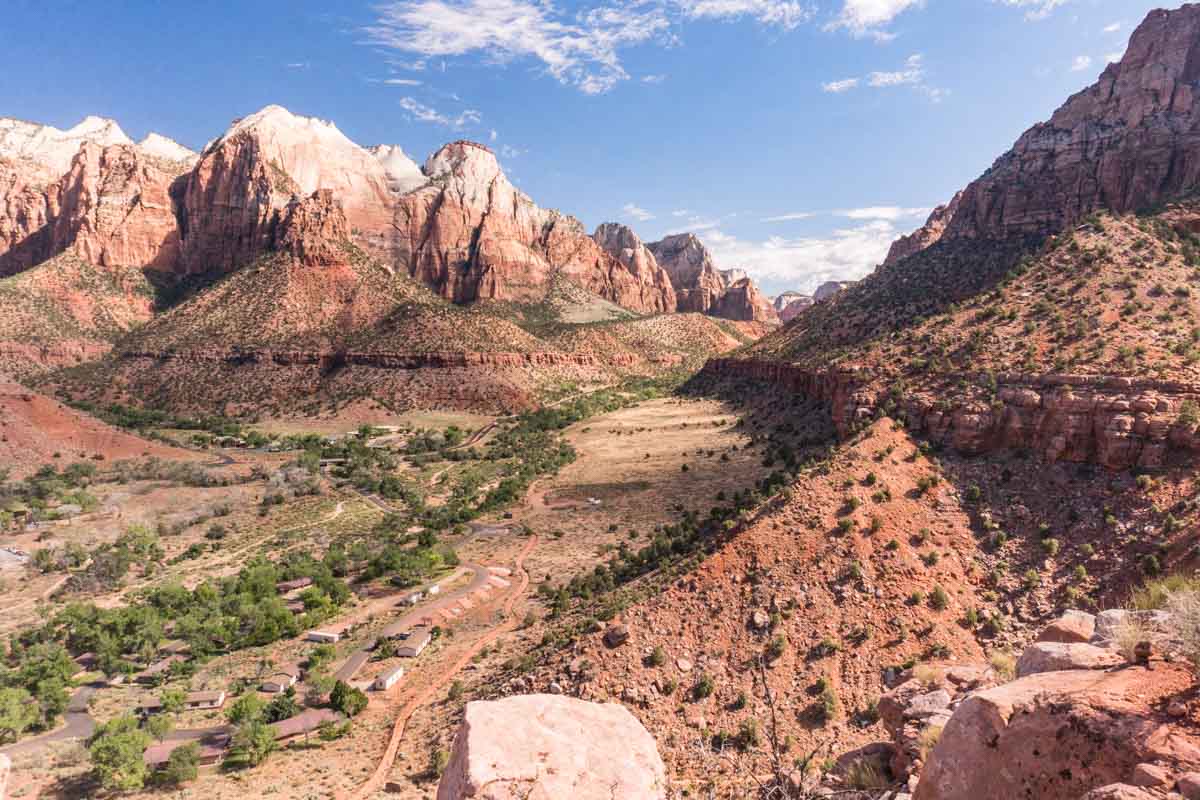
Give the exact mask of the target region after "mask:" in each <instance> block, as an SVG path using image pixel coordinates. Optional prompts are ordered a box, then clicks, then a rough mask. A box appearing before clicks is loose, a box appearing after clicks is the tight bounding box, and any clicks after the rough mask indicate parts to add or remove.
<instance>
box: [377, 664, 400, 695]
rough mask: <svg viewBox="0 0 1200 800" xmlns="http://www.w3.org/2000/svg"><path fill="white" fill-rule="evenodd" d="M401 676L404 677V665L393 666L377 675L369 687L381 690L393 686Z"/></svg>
mask: <svg viewBox="0 0 1200 800" xmlns="http://www.w3.org/2000/svg"><path fill="white" fill-rule="evenodd" d="M402 677H404V667H393V668H392V669H389V670H388V671H387V672H382V673H380V674H379V675H377V676H376V677H375V682H374V683H372V684H371V688H372V689H375V690H376V691H380V692H382V691H384V690H386V689H390V688H392V687H393V686H395V685H396V684H397V683H398V682H399V681H400V679H401V678H402Z"/></svg>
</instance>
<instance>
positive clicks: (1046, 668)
mask: <svg viewBox="0 0 1200 800" xmlns="http://www.w3.org/2000/svg"><path fill="white" fill-rule="evenodd" d="M1124 663H1125V659H1124V658H1123V657H1122V656H1121V654H1120V653H1117V652H1116V651H1114V650H1109V649H1107V648H1104V647H1097V646H1095V645H1091V644H1062V643H1059V642H1036V643H1034V644H1031V645H1030V646H1029V647H1026V648H1025V652H1023V653H1021V657H1020V658H1019V659H1017V677H1018V678H1024V677H1025V676H1027V675H1036V674H1037V673H1039V672H1059V671H1062V670H1078V669H1108V668H1110V667H1119V666H1121V665H1122V664H1124Z"/></svg>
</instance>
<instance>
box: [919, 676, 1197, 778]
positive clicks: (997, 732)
mask: <svg viewBox="0 0 1200 800" xmlns="http://www.w3.org/2000/svg"><path fill="white" fill-rule="evenodd" d="M1180 682H1181V681H1180V680H1179V679H1178V675H1175V674H1174V672H1172V674H1170V675H1168V674H1166V670H1163V669H1158V670H1153V671H1152V670H1147V669H1144V668H1141V667H1130V668H1128V669H1123V670H1115V671H1109V672H1097V671H1093V670H1076V671H1069V672H1046V673H1041V674H1037V675H1032V676H1030V677H1027V678H1021V679H1019V680H1016V681H1013V682H1012V683H1007V684H1004V685H1002V686H997V687H995V688H993V689H988V690H985V691H982V692H978V693H976V694H974V695H971V696H970V697H968V698H967V699H966V700H964V701H963V702H962V704H961V705H959V706H958V708H957V709H956V710H955V711H954V714H953V716H951V718H950V721H949V722H948V723H947V724H946V726H945V727H944V729H943V730H942V734H941V738H940V739H939V740H938V743H937V745H936V746H935V747H934V749H933V751H932V753H931V754H930V756H929V759H928V761H927V762H926V764H925V768H924V770H923V771H922V773H921V781H920V783H919V784H918V785H917V789H916V794H915V800H1010V798H1014V797H1029V798H1051V797H1054V798H1059V797H1061V798H1079V797H1083V796H1084V795H1086V794H1088V792H1090V791H1092V790H1096V789H1101V788H1103V787H1108V786H1111V785H1112V784H1123V783H1126V782H1127V781H1128V780H1129V779H1130V777H1131V776H1132V775H1133V774H1134V771H1135V768H1136V767H1137V766H1138V765H1139V764H1143V763H1162V764H1169V765H1172V767H1173V770H1174V771H1176V772H1180V773H1182V772H1187V771H1189V770H1190V769H1195V766H1190V765H1200V742H1198V741H1197V737H1195V736H1194V735H1192V734H1191V732H1190V731H1189V730H1188V729H1186V728H1181V727H1179V726H1178V725H1175V724H1173V721H1172V720H1171V719H1170V718H1169V717H1168V716H1167V715H1166V714H1164V713H1159V712H1158V711H1157V706H1158V705H1159V703H1160V700H1161V696H1162V695H1163V694H1164V693H1166V694H1170V693H1171V692H1173V691H1175V686H1176V684H1179V683H1180ZM1160 684H1161V685H1160ZM1123 791H1124V790H1123ZM1096 796H1097V797H1106V796H1107V795H1103V794H1100V795H1096ZM1117 796H1120V795H1117ZM1126 796H1136V795H1126Z"/></svg>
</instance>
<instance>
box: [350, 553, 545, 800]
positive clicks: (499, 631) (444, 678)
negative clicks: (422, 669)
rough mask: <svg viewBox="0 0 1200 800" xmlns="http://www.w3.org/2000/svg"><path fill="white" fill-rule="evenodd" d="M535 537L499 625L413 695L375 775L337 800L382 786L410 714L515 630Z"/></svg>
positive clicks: (359, 799) (356, 798)
mask: <svg viewBox="0 0 1200 800" xmlns="http://www.w3.org/2000/svg"><path fill="white" fill-rule="evenodd" d="M537 542H538V538H537V536H531V537H530V539H529V541H528V542H527V543H526V544H525V546H524V547H523V548H521V552H520V553H519V554H518V555H517V561H516V568H517V571H518V572H520V573H521V580H520V583H519V584H518V586H517V587H516V589H514V590H513V592H512V593H511V594H509V596H508V599H506V600H505V601H504V608H503V611H502V614H503V621H501V622H500V623H498V624H497V625H496V626H495V627H493V628H492V629H491V630H490V631H488V632H487V633H485V634H484V635H483V636H481V637H480V638H479V639H478V640H477V641H476V642H475V644H473V645H472V646H471V647H470V648H468V649H467V651H466V652H464V653H463V654H462V655H461V656H460V657H459V659H458V660H457V661H455V662H454V663H453V664H451V665H450V666H449V667H448V668H447V669H446V670H445V671H444V672H443V673H442V674H441V676H440V678H439V679H438V680H436V681H434V682H433V683H432V684H430V685H429V686H427V687H425V688H424V689H423V690H422V691H421V692H420V693H418V694H417V695H415V696H413V697H412V698H410V699H409V700H408V702H406V703H405V704H404V706H403V707H401V709H400V711H399V713H397V715H396V721H395V723H394V724H393V726H392V736H391V739H390V740H389V741H388V746H387V749H386V750H385V751H384V753H383V757H382V758H380V760H379V764H378V766H376V768H375V772H374V774H372V775H371V777H370V778H368V779H367V782H366V783H364V784H363V785H362V786H360V787H359V788H358V789H356V790H355V791H354V792H353V793H352V794H345V793H339V794H338V795H337V800H366V798H368V797H370V796H371V795H372V794H374V793H375V792H377V791H379V789H380V788H381V787H382V786H383V784H384V782H385V781H386V780H387V776H388V773H389V772H391V769H392V764H393V762H395V760H396V753H397V752H398V751H399V749H400V742H401V741H402V740H403V739H404V731H405V730H406V729H407V728H408V722H409V720H410V719H412V715H413V714H414V713H416V711H417V709H419V708H420V707H421V706H424V705H426V704H427V703H428V702H429V701H430V700H432V699H433V697H434V696H436V695H437V694H438V693H439V692H440V691H441V690H442V689H443V688H444V687H445V686H446V685H447V684H449V683H450V681H451V680H452V679H453V678H454V676H455V675H457V674H458V673H459V672H460V671H462V669H463V668H464V667H466V666H467V664H470V663H471V660H472V659H474V658H475V655H476V654H477V653H479V651H480V650H482V649H483V648H485V647H488V646H489V645H491V644H492V642H494V641H496V640H497V639H498V638H500V636H502V635H503V634H505V633H508V632H509V631H511V630H513V629H514V628H515V627H516V621H517V620H516V617H515V616H514V615H513V608H514V606H516V604H517V601H518V600H520V599H521V598H522V597H524V596H525V591H526V590H527V589H528V588H529V573H528V572H526V571H525V558H526V557H527V556H528V555H529V554H530V553H531V552H533V548H534V547H536V546H537Z"/></svg>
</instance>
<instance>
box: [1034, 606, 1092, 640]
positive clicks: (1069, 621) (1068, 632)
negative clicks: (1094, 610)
mask: <svg viewBox="0 0 1200 800" xmlns="http://www.w3.org/2000/svg"><path fill="white" fill-rule="evenodd" d="M1095 633H1096V616H1095V615H1094V614H1089V613H1087V612H1086V611H1068V612H1066V613H1065V614H1063V615H1062V616H1061V617H1059V618H1058V619H1056V620H1055V621H1054V622H1051V623H1050V624H1049V625H1047V626H1046V627H1045V628H1044V629H1043V630H1042V632H1041V633H1040V634H1038V638H1037V640H1038V641H1039V642H1061V643H1063V644H1074V643H1086V642H1090V641H1091V640H1092V636H1093V635H1094V634H1095Z"/></svg>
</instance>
